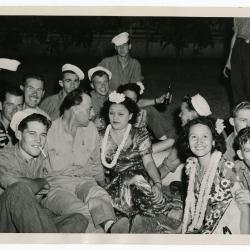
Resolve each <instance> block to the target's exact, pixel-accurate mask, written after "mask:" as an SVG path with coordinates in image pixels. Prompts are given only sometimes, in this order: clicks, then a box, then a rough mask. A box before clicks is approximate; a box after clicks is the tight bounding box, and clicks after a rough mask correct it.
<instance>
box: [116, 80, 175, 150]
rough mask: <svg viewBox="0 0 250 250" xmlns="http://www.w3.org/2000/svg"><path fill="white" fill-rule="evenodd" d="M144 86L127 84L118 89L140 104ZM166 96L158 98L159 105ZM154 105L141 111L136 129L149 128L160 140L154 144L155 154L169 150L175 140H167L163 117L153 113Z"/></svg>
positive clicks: (137, 118)
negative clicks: (162, 121)
mask: <svg viewBox="0 0 250 250" xmlns="http://www.w3.org/2000/svg"><path fill="white" fill-rule="evenodd" d="M144 89H145V88H144V86H143V84H142V83H141V82H138V83H127V84H124V85H120V86H119V87H118V89H117V92H118V93H123V94H124V95H125V96H127V97H129V98H130V99H132V100H133V101H134V102H136V103H138V102H139V101H140V97H141V95H142V94H143V92H144ZM164 97H165V95H163V96H161V97H159V98H156V99H155V100H158V99H159V100H158V101H157V103H160V102H162V100H164ZM152 105H154V104H153V103H152V104H151V105H149V106H146V107H143V108H141V109H140V111H139V113H138V115H137V117H136V123H135V124H134V126H135V127H147V128H148V129H149V131H150V132H152V133H153V135H154V136H155V137H156V138H157V139H158V140H160V141H159V142H157V143H153V145H152V149H153V153H159V152H161V151H164V150H167V149H169V148H170V147H172V146H173V144H174V139H172V138H167V136H166V135H165V131H164V128H163V126H162V123H161V122H160V120H161V115H160V114H159V112H156V111H155V110H154V111H153V106H152Z"/></svg>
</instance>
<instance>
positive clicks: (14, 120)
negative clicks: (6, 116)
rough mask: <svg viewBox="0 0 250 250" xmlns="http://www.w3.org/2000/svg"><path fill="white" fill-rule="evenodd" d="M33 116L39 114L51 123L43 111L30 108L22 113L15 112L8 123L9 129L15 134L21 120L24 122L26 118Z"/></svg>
mask: <svg viewBox="0 0 250 250" xmlns="http://www.w3.org/2000/svg"><path fill="white" fill-rule="evenodd" d="M33 114H40V115H43V116H45V117H46V118H47V119H48V120H49V121H51V119H50V117H49V115H48V114H47V113H45V112H44V111H42V110H38V109H32V108H29V109H24V110H22V111H17V112H16V113H15V114H14V115H13V117H12V119H11V122H10V127H11V129H12V130H13V131H14V132H15V133H16V132H17V130H18V126H19V124H20V123H21V121H22V120H24V119H25V118H26V117H28V116H30V115H33Z"/></svg>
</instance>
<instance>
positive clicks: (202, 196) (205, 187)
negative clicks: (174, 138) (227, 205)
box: [182, 151, 221, 233]
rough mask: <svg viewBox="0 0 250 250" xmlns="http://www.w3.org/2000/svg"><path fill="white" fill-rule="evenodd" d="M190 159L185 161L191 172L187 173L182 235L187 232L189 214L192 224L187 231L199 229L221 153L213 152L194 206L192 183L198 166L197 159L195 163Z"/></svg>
mask: <svg viewBox="0 0 250 250" xmlns="http://www.w3.org/2000/svg"><path fill="white" fill-rule="evenodd" d="M192 159H193V158H191V159H189V160H188V161H187V166H186V167H187V168H191V170H190V171H189V184H188V193H187V198H186V206H185V212H184V219H183V226H182V233H185V232H186V231H187V227H188V225H187V224H188V223H189V218H190V212H191V218H192V223H191V225H190V226H189V228H188V231H192V230H194V229H195V228H197V229H199V228H200V227H201V226H202V223H203V220H204V216H205V212H206V207H207V203H208V199H209V194H210V191H211V187H212V184H213V180H214V177H215V174H216V170H217V167H218V163H219V161H220V159H221V152H219V151H215V152H214V153H213V154H212V156H211V159H210V162H209V165H208V166H207V168H206V171H205V173H204V176H203V179H202V182H201V186H200V191H199V196H198V201H197V203H196V206H195V197H194V182H195V172H196V168H197V165H198V161H197V159H196V161H195V160H193V161H192ZM194 206H195V207H194Z"/></svg>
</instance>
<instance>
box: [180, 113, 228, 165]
mask: <svg viewBox="0 0 250 250" xmlns="http://www.w3.org/2000/svg"><path fill="white" fill-rule="evenodd" d="M215 122H216V119H214V118H212V117H206V116H199V117H197V118H195V119H193V120H191V121H189V122H188V123H187V124H186V125H185V126H184V127H183V129H182V132H181V134H180V136H179V138H178V141H177V147H178V149H179V154H180V156H181V160H182V161H186V159H187V158H188V157H190V156H193V153H192V152H191V150H190V147H189V131H190V128H191V127H192V126H194V125H196V124H202V125H205V126H207V127H208V128H209V129H210V131H211V133H212V137H213V140H214V142H215V145H214V147H213V148H212V152H213V151H214V150H218V151H220V152H221V153H222V154H224V153H225V152H226V142H225V138H224V136H223V135H222V134H218V133H217V131H216V129H215Z"/></svg>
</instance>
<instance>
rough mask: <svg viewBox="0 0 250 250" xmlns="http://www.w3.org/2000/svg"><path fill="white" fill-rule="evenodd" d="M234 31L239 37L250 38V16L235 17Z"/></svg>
mask: <svg viewBox="0 0 250 250" xmlns="http://www.w3.org/2000/svg"><path fill="white" fill-rule="evenodd" d="M234 31H235V32H237V37H240V38H243V39H250V18H234Z"/></svg>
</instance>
